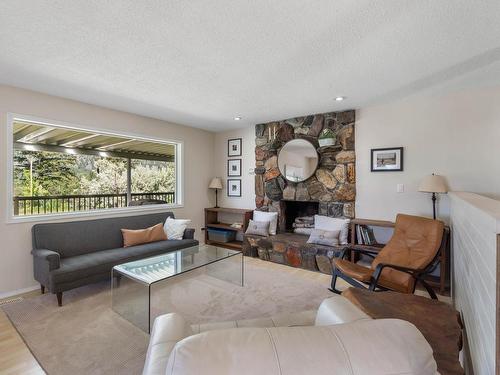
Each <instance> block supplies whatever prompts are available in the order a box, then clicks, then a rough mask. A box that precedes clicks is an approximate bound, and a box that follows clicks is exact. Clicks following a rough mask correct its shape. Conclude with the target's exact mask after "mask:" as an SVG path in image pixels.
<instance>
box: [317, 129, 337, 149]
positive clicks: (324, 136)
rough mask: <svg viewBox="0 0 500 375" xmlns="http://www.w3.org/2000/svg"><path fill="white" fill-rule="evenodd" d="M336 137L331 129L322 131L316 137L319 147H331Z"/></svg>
mask: <svg viewBox="0 0 500 375" xmlns="http://www.w3.org/2000/svg"><path fill="white" fill-rule="evenodd" d="M336 138H337V137H336V136H335V133H334V132H333V130H332V129H323V131H322V132H321V133H320V135H319V137H318V142H319V146H320V147H326V146H333V145H334V144H335V141H336V140H337V139H336Z"/></svg>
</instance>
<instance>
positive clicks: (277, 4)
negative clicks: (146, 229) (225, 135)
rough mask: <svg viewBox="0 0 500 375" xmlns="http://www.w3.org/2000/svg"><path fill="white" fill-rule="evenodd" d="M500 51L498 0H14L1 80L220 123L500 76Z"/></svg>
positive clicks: (3, 40) (0, 55) (3, 25)
mask: <svg viewBox="0 0 500 375" xmlns="http://www.w3.org/2000/svg"><path fill="white" fill-rule="evenodd" d="M499 62H500V1H498V0H494V1H489V0H481V1H473V0H440V1H437V0H418V1H417V0H407V1H406V0H399V1H394V0H377V1H373V0H371V1H370V0H356V1H353V0H335V1H333V0H314V1H310V0H309V1H306V0H252V1H248V0H217V1H207V0H183V1H180V0H156V1H153V0H148V1H137V0H108V1H101V0H80V1H78V0H60V1H56V0H52V1H37V0H32V1H28V0H2V1H1V2H0V83H4V84H9V85H13V86H18V87H24V88H29V89H33V90H37V91H41V92H46V93H49V94H53V95H59V96H63V97H68V98H72V99H76V100H80V101H84V102H87V103H92V104H97V105H102V106H105V107H110V108H115V109H119V110H125V111H128V112H133V113H137V114H141V115H146V116H150V117H155V118H160V119H164V120H168V121H172V122H178V123H182V124H187V125H192V126H195V127H200V128H204V129H209V130H224V129H229V128H234V127H242V126H246V125H249V124H255V123H259V122H267V121H271V120H276V119H283V118H288V117H294V116H299V115H304V114H309V113H317V112H327V111H332V110H341V109H350V108H359V107H361V106H365V105H369V104H373V103H377V102H380V101H383V100H388V99H392V98H396V97H401V96H405V95H409V94H413V93H415V92H419V91H422V90H426V89H429V88H432V87H433V86H439V85H443V84H446V83H447V82H450V81H460V77H462V76H467V75H469V76H471V74H472V76H471V77H475V74H476V75H477V73H478V72H484V74H482V75H481V74H479V76H480V77H476V78H475V79H465V80H462V81H463V82H466V83H467V85H473V84H476V83H477V82H481V83H487V84H492V83H494V84H498V83H500V77H499V74H498V73H499V72H500V69H499V67H500V63H499ZM338 95H343V96H346V97H347V100H345V101H344V102H340V103H339V102H335V101H334V98H335V97H336V96H338ZM236 115H240V116H242V117H243V120H241V121H238V122H236V121H233V117H234V116H236Z"/></svg>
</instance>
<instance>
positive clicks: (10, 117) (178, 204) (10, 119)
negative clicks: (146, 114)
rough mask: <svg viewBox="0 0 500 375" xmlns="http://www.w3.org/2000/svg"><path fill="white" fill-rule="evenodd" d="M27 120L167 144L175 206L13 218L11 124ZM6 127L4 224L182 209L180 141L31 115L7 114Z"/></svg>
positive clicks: (182, 143) (151, 206) (182, 182)
mask: <svg viewBox="0 0 500 375" xmlns="http://www.w3.org/2000/svg"><path fill="white" fill-rule="evenodd" d="M16 120H17V121H29V122H35V123H39V124H41V125H48V126H52V127H58V128H64V129H74V130H79V131H88V132H95V133H98V134H102V135H109V136H117V137H127V138H134V139H138V140H143V141H148V142H157V143H163V144H168V145H173V146H174V147H175V203H174V204H171V203H166V204H155V205H145V206H129V207H121V208H105V209H97V210H87V211H76V212H60V213H51V214H40V215H26V216H24V215H23V216H15V215H14V205H13V198H14V163H13V159H14V142H13V137H12V134H13V131H14V122H15V121H16ZM5 128H6V133H7V134H6V142H7V147H6V154H7V155H6V156H7V159H6V162H7V165H6V168H5V173H6V176H5V181H6V183H7V188H6V200H7V202H6V208H7V209H6V218H5V219H6V223H7V224H13V223H25V222H45V221H54V220H64V219H77V218H85V217H96V216H109V217H111V216H125V215H126V214H128V213H130V214H139V213H144V212H151V211H153V212H155V211H164V210H165V209H175V208H182V207H184V141H182V140H177V139H160V138H153V137H148V136H145V135H143V134H136V133H129V132H119V131H110V130H107V129H103V128H99V127H95V126H87V125H79V124H74V123H68V122H64V121H57V120H50V119H46V118H41V117H37V116H31V115H22V114H18V113H12V112H9V113H7V126H6V127H5Z"/></svg>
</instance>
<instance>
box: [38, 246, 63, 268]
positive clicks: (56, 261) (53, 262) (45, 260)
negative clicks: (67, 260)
mask: <svg viewBox="0 0 500 375" xmlns="http://www.w3.org/2000/svg"><path fill="white" fill-rule="evenodd" d="M31 254H33V257H34V260H35V267H36V266H37V265H40V266H42V267H43V266H44V265H45V264H46V265H48V270H49V271H52V270H55V269H58V268H59V267H60V265H61V256H60V255H59V253H57V252H55V251H52V250H47V249H33V250H31Z"/></svg>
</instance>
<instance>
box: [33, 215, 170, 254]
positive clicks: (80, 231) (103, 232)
mask: <svg viewBox="0 0 500 375" xmlns="http://www.w3.org/2000/svg"><path fill="white" fill-rule="evenodd" d="M173 216H174V214H173V213H172V212H161V213H154V214H148V215H137V216H125V217H112V218H106V219H96V220H81V221H70V222H65V223H45V224H36V225H34V226H33V229H32V235H33V248H34V249H47V250H52V251H55V252H57V253H59V254H60V256H61V258H68V257H73V256H76V255H82V254H88V253H93V252H95V251H100V250H108V249H116V248H119V247H122V246H123V237H122V232H121V229H122V228H127V229H144V228H147V227H150V226H153V225H156V224H158V223H163V222H164V221H165V220H166V219H167V217H173Z"/></svg>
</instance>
